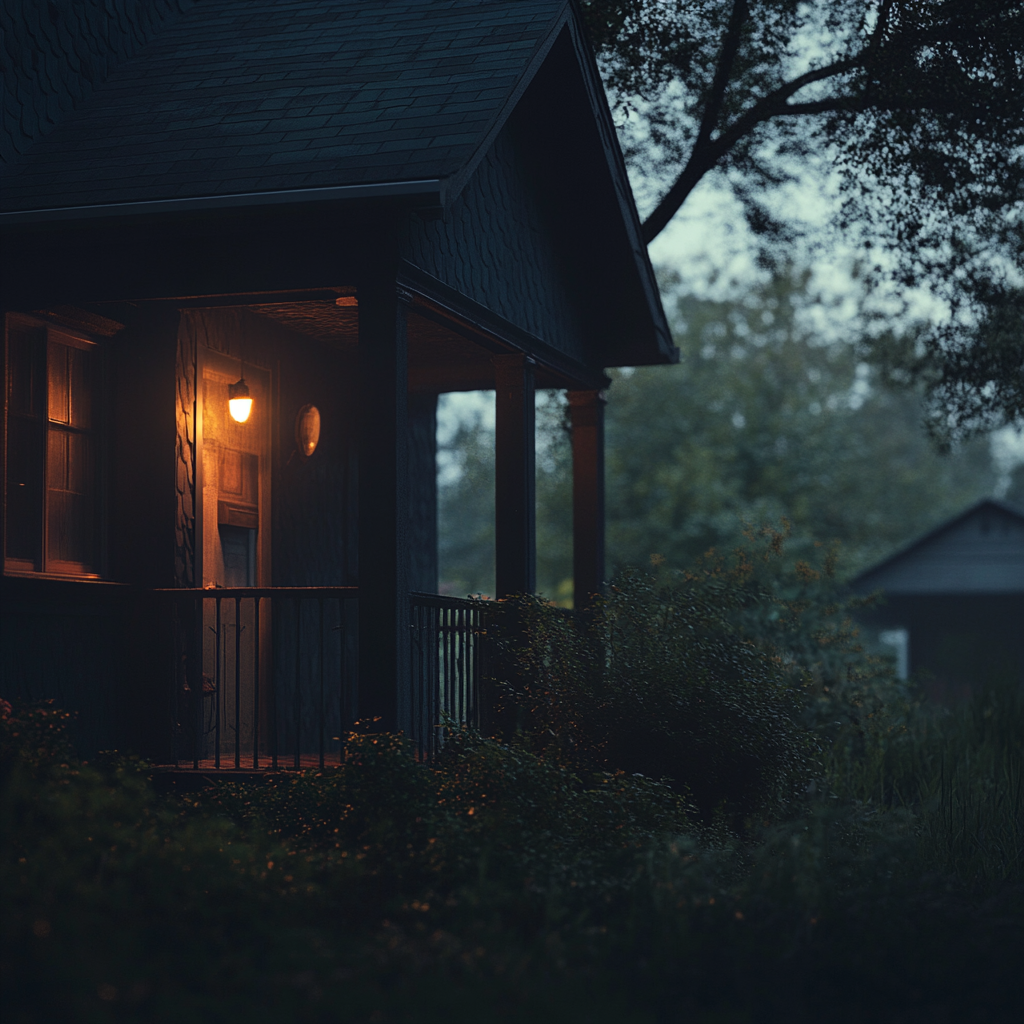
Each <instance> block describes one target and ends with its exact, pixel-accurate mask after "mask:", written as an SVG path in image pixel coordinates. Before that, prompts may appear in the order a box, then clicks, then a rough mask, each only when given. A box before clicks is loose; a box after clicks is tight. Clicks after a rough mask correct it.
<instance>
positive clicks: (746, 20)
mask: <svg viewBox="0 0 1024 1024" xmlns="http://www.w3.org/2000/svg"><path fill="white" fill-rule="evenodd" d="M583 10H584V14H585V18H586V20H587V24H588V27H589V30H590V34H591V38H592V40H593V42H594V45H595V48H596V50H597V52H598V55H599V58H600V60H601V62H602V67H603V70H604V73H605V77H606V82H607V85H608V87H609V90H610V93H611V96H612V98H613V102H614V104H615V106H616V108H617V112H618V114H619V116H620V120H621V121H622V138H623V141H624V144H625V150H626V154H627V158H628V160H629V161H630V163H631V166H632V168H633V170H634V171H635V172H636V174H637V176H638V178H639V180H641V181H642V182H643V183H644V185H645V187H646V188H647V190H648V191H652V192H654V191H657V192H658V195H657V199H656V200H655V201H654V202H653V209H652V211H651V213H650V215H649V216H648V218H647V220H646V221H645V223H644V235H645V237H646V239H647V240H648V241H649V240H650V239H652V238H654V237H655V236H656V235H657V234H658V233H659V232H660V231H661V230H662V229H663V228H664V227H665V226H666V225H667V224H668V222H669V221H670V220H671V218H672V216H673V215H674V214H675V213H676V211H677V210H679V208H680V207H681V206H682V204H683V203H684V202H685V201H686V200H687V198H688V197H689V196H690V195H691V193H692V192H693V190H694V188H695V187H696V186H697V185H698V183H699V182H701V181H702V180H703V179H704V178H705V177H706V176H707V175H709V174H711V173H714V174H716V175H717V177H718V180H719V181H722V182H725V183H727V184H728V185H729V186H730V187H731V188H732V190H733V192H734V194H735V195H736V196H737V197H738V198H739V199H740V201H741V202H742V204H743V206H744V208H745V211H746V215H747V219H748V222H749V224H750V226H751V227H752V228H753V229H754V231H755V232H756V233H757V234H758V235H760V236H761V237H762V239H763V240H764V244H763V246H762V257H764V258H765V259H767V260H768V261H769V262H771V261H772V260H773V259H774V258H777V256H778V254H779V252H780V247H779V244H778V243H779V242H784V241H786V240H787V239H791V238H792V236H793V225H792V224H791V223H786V222H784V221H783V220H782V219H780V217H779V215H778V212H777V209H776V208H774V207H773V205H772V202H771V193H772V190H773V189H774V188H775V187H776V186H778V185H780V184H783V183H785V182H787V181H792V180H794V177H798V176H799V175H800V173H801V171H802V170H803V169H806V168H807V167H808V166H809V165H811V164H816V163H820V162H823V163H824V165H825V167H826V169H833V170H835V171H838V172H839V174H838V181H839V187H840V189H841V195H842V205H841V214H840V217H839V224H838V226H839V227H840V228H841V229H842V230H843V231H844V233H846V234H847V235H848V236H849V235H851V234H852V235H853V236H854V238H855V240H856V241H858V242H859V243H861V244H863V245H864V246H865V247H866V248H869V249H870V248H873V249H875V250H876V251H881V252H883V253H884V254H885V255H884V256H883V257H882V258H881V259H880V260H879V262H878V264H877V265H878V267H879V270H880V271H881V269H882V268H884V269H885V271H886V272H887V273H892V274H894V276H895V278H896V280H897V281H898V282H899V283H900V284H901V285H904V286H913V285H921V284H924V285H927V286H928V287H929V288H931V289H932V291H933V292H934V293H935V294H937V295H939V296H940V297H941V298H942V299H944V300H945V301H947V302H948V303H949V306H950V309H951V313H952V315H951V317H950V320H949V323H948V326H947V327H946V329H945V330H942V331H937V332H935V334H934V335H933V336H931V337H930V338H927V339H925V340H926V342H927V343H926V345H925V347H924V351H926V352H927V353H928V354H929V355H930V356H931V364H932V370H933V375H932V378H931V379H932V380H933V381H934V384H935V386H934V388H933V391H932V394H933V396H934V398H935V400H936V403H937V404H942V403H945V406H946V409H947V411H948V412H949V413H950V414H951V416H952V417H953V421H954V422H955V423H964V424H973V425H988V421H990V420H991V419H992V418H993V414H996V415H997V417H1001V418H1008V419H1014V418H1019V417H1020V416H1021V415H1022V413H1024V384H1022V380H1024V374H1022V372H1021V371H1022V369H1024V345H1022V344H1021V341H1020V338H1021V331H1022V328H1024V298H1022V291H1021V287H1022V280H1021V271H1022V261H1021V256H1022V251H1024V241H1022V231H1024V222H1022V217H1024V117H1022V116H1021V110H1024V4H1022V3H1020V2H1019V0H1017V2H1008V0H933V2H928V3H923V2H919V0H873V2H869V3H859V2H855V0H583ZM936 374H937V376H938V380H937V381H935V380H934V378H935V375H936Z"/></svg>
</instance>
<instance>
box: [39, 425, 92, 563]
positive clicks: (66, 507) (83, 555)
mask: <svg viewBox="0 0 1024 1024" xmlns="http://www.w3.org/2000/svg"><path fill="white" fill-rule="evenodd" d="M46 475H47V495H46V500H47V524H46V529H47V552H46V554H47V558H48V560H49V561H57V562H77V563H82V564H84V565H86V566H92V565H94V564H95V562H96V493H95V492H96V488H95V478H96V474H95V467H94V459H93V443H92V438H91V437H89V436H88V435H87V434H75V433H71V432H70V431H66V430H61V429H60V428H53V427H51V428H50V437H49V443H48V445H47V474H46Z"/></svg>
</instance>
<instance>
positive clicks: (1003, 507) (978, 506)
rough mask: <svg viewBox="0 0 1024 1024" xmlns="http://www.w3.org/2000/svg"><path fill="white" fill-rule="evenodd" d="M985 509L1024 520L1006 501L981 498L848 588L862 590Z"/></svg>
mask: <svg viewBox="0 0 1024 1024" xmlns="http://www.w3.org/2000/svg"><path fill="white" fill-rule="evenodd" d="M985 507H991V508H995V509H998V510H999V511H1000V512H1003V513H1006V514H1008V515H1011V516H1013V517H1014V518H1016V519H1021V520H1024V512H1022V511H1021V510H1020V509H1019V508H1017V507H1016V506H1015V505H1011V504H1010V503H1009V502H1008V501H1002V500H1001V499H1000V498H981V499H980V500H979V501H976V502H974V504H973V505H969V506H968V507H967V508H965V509H964V510H963V511H962V512H959V513H957V514H956V515H954V516H950V518H949V519H946V520H943V522H941V523H939V524H938V525H937V526H933V527H932V528H931V529H930V530H926V531H925V532H924V533H922V534H920V535H919V536H917V537H914V538H912V539H911V540H909V541H907V543H906V544H903V545H901V546H900V547H898V548H897V549H896V550H895V551H894V552H893V553H892V554H891V555H887V556H886V557H885V558H883V559H882V560H881V561H879V562H875V564H874V565H869V566H868V567H867V568H866V569H864V570H862V571H861V572H859V573H857V575H856V576H854V577H853V579H851V580H850V581H849V586H850V587H853V588H862V587H863V586H864V585H865V583H866V581H867V580H868V579H869V578H870V577H871V576H874V575H875V573H877V572H880V571H881V570H882V569H886V568H888V567H889V565H890V564H891V563H893V562H898V561H899V560H900V559H901V558H904V557H905V556H906V555H909V554H910V553H911V552H912V551H915V550H917V549H918V548H920V547H923V546H924V545H925V544H927V543H928V542H929V541H932V540H934V539H935V538H936V537H938V536H940V535H941V534H943V533H945V532H946V531H947V530H951V529H952V528H953V527H954V526H959V524H960V523H962V522H963V521H964V520H965V519H968V518H969V517H970V516H973V515H975V514H976V513H978V512H980V511H981V510H982V509H983V508H985Z"/></svg>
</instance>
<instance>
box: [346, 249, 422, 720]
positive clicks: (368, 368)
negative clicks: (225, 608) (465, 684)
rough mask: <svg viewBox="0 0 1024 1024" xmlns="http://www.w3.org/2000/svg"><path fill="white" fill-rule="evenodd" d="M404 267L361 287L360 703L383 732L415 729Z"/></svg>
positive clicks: (377, 267) (378, 269)
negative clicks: (400, 282) (400, 279)
mask: <svg viewBox="0 0 1024 1024" xmlns="http://www.w3.org/2000/svg"><path fill="white" fill-rule="evenodd" d="M396 270H397V266H396V264H395V263H394V262H393V261H391V260H388V259H386V258H384V259H379V260H375V261H373V262H371V263H369V265H368V266H367V272H366V274H365V276H364V277H363V279H362V280H361V281H360V283H359V296H358V298H359V482H358V490H359V497H358V504H359V702H358V715H359V718H360V719H363V720H368V719H371V718H379V719H380V721H379V722H378V723H377V725H376V728H378V729H382V730H384V729H386V730H395V729H401V728H408V722H407V718H408V693H409V684H410V672H411V666H410V651H409V643H410V638H409V634H410V629H409V625H410V619H409V544H408V539H409V538H408V534H409V466H408V395H407V391H408V359H407V339H406V316H405V309H404V306H403V303H402V301H401V299H400V296H399V291H398V287H397V283H396Z"/></svg>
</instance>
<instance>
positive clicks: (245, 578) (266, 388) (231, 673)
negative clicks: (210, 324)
mask: <svg viewBox="0 0 1024 1024" xmlns="http://www.w3.org/2000/svg"><path fill="white" fill-rule="evenodd" d="M200 365H201V378H202V387H201V391H200V395H201V400H202V423H201V427H200V438H199V441H200V451H201V455H202V471H201V472H202V475H201V478H200V485H201V488H202V538H203V543H202V558H201V560H200V569H201V578H202V581H203V587H204V588H206V589H208V590H210V592H211V593H210V597H209V598H208V599H205V600H204V602H203V638H204V639H203V674H204V676H205V677H206V687H205V689H206V691H207V696H206V697H204V702H205V705H206V706H205V707H204V709H203V712H204V713H203V722H204V725H203V730H204V734H205V738H204V741H203V744H202V745H203V748H204V752H205V756H206V757H208V758H212V759H214V760H215V761H217V762H221V761H223V760H226V761H227V762H228V763H229V764H230V763H231V761H232V760H234V761H235V762H236V763H238V764H239V765H241V764H244V763H246V762H250V761H251V758H252V755H253V753H254V750H255V749H256V748H257V747H265V743H264V742H261V741H260V739H259V737H260V735H262V736H264V737H265V736H266V735H267V732H266V728H265V723H262V724H263V725H264V728H260V725H261V722H260V718H261V711H262V709H263V708H265V707H266V705H267V696H268V694H269V685H268V684H269V679H268V675H269V672H268V669H269V666H270V657H269V654H270V649H269V638H270V635H271V631H270V626H271V623H270V602H269V601H263V602H261V605H260V608H259V609H258V619H257V607H256V604H257V602H256V599H255V598H254V597H251V596H240V595H238V594H237V593H236V594H234V595H230V596H218V595H217V590H219V589H222V588H224V589H232V590H236V589H237V588H248V587H267V586H270V557H271V550H270V428H271V423H270V420H271V394H272V392H271V387H270V373H269V371H267V370H263V369H260V368H258V367H254V366H250V365H246V366H245V368H244V374H245V382H246V384H247V386H248V388H249V394H250V396H251V398H252V406H251V410H250V413H249V416H248V418H247V419H246V420H245V421H244V422H238V421H237V420H236V419H235V418H234V417H233V415H232V413H231V412H230V410H229V405H228V402H229V397H230V395H231V391H230V389H231V386H232V385H234V384H235V383H236V382H237V381H238V380H239V377H240V373H241V372H242V369H241V366H240V363H239V360H238V359H236V358H230V357H227V356H225V355H223V354H222V353H219V352H215V351H213V350H211V349H208V348H204V349H203V350H202V351H201V356H200ZM261 667H262V673H261ZM260 675H262V677H263V678H262V679H260ZM261 683H262V688H261V686H260V684H261ZM261 689H262V692H261Z"/></svg>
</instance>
